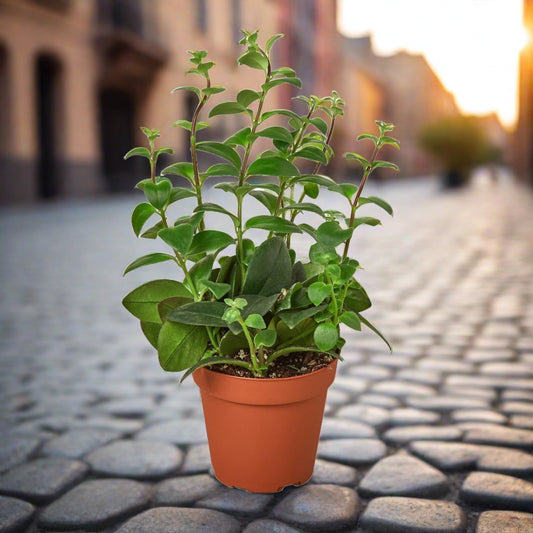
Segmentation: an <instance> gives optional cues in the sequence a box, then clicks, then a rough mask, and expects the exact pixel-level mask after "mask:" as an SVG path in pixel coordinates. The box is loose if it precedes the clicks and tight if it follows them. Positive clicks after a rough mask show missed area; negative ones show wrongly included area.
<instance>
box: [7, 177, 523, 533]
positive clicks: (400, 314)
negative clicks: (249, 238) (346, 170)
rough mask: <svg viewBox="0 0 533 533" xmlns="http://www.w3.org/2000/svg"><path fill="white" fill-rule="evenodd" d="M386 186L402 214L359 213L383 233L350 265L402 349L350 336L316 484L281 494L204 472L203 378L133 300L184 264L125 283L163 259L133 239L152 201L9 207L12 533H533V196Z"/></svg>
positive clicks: (513, 189)
mask: <svg viewBox="0 0 533 533" xmlns="http://www.w3.org/2000/svg"><path fill="white" fill-rule="evenodd" d="M210 194H211V196H212V198H211V200H210V201H214V202H216V201H217V197H216V191H215V190H212V191H211V192H210ZM369 194H370V193H369ZM372 194H376V195H379V196H382V197H383V198H385V199H386V200H387V201H389V202H390V203H391V204H392V205H393V207H394V209H395V216H394V218H392V219H391V218H389V217H388V216H387V215H385V214H383V215H382V213H383V212H380V211H374V208H372V207H370V206H365V210H366V211H365V214H370V215H376V216H379V217H380V218H381V220H382V221H383V225H382V226H379V227H376V228H370V227H368V228H360V229H358V230H357V232H356V234H355V237H354V239H353V242H352V251H353V253H352V255H353V256H354V257H355V258H356V259H358V260H359V261H360V263H361V264H362V265H363V267H364V270H362V271H360V272H359V275H358V279H359V281H360V282H361V283H362V284H363V286H364V287H365V288H366V289H367V291H368V293H369V295H370V298H371V299H372V301H373V308H372V309H371V310H370V312H369V313H368V315H367V316H368V318H369V319H370V320H371V321H372V322H374V323H375V324H376V325H377V326H378V327H379V328H380V330H381V331H383V332H384V334H385V335H386V336H387V337H388V338H389V339H390V340H391V341H392V344H393V347H394V353H393V354H392V355H391V354H389V352H388V350H387V348H386V346H385V345H384V344H383V342H382V341H381V340H380V339H379V338H377V337H375V336H374V335H373V334H372V333H371V332H370V331H368V330H366V331H363V332H362V333H356V332H353V333H351V332H348V331H347V332H346V338H347V344H346V346H345V349H344V352H343V355H344V358H345V362H344V363H340V364H339V367H338V372H337V378H336V380H335V382H334V384H333V386H332V387H331V388H330V390H329V393H328V401H327V406H326V414H325V418H324V422H323V426H322V434H321V441H320V445H319V450H318V459H317V462H316V468H315V472H314V476H313V478H312V480H311V482H310V483H308V484H307V485H305V486H303V487H299V488H287V489H285V490H284V491H283V492H281V493H278V494H273V495H270V494H250V493H246V492H242V491H239V490H235V489H229V488H227V487H224V486H222V485H221V484H219V483H218V482H217V481H216V480H215V479H214V478H213V477H212V476H211V475H210V473H209V472H210V462H209V454H208V449H207V444H206V435H205V430H204V424H203V415H202V410H201V404H200V399H199V393H198V391H197V388H196V386H195V384H194V383H193V381H192V379H188V380H186V381H185V383H184V384H183V385H181V386H179V387H178V384H177V381H178V379H177V376H176V375H175V374H167V373H165V372H163V371H162V370H161V369H160V367H159V364H158V361H157V354H155V352H154V350H153V349H152V348H151V347H150V346H149V345H148V343H147V342H146V341H145V339H144V337H143V335H142V333H141V331H140V329H139V328H138V322H137V320H135V319H134V318H133V317H132V316H131V315H129V313H128V312H127V311H125V310H124V309H123V308H122V306H121V300H122V298H123V296H124V295H125V294H127V293H128V292H129V291H130V290H131V289H132V288H133V287H135V286H137V285H138V284H139V283H141V282H143V281H147V280H149V279H155V278H156V277H157V275H156V273H159V274H160V276H161V277H169V276H174V272H173V271H172V269H171V268H170V267H169V266H168V265H167V264H162V266H161V265H155V266H153V267H147V268H144V269H139V270H137V271H134V272H132V273H131V274H128V275H127V276H126V277H124V278H123V277H122V271H123V269H124V267H125V266H126V265H127V264H128V263H129V262H130V261H131V260H133V259H134V258H136V257H138V256H139V255H141V254H143V253H147V251H156V250H160V249H161V247H158V246H157V243H155V242H152V241H150V242H148V241H141V240H137V239H136V238H135V236H134V234H133V232H132V231H131V227H130V224H129V219H130V214H131V210H132V209H133V207H134V206H135V205H136V200H137V199H138V196H136V195H135V194H132V195H131V196H127V197H112V198H108V199H103V200H99V201H84V202H81V201H80V202H73V201H69V202H64V203H56V204H54V203H50V204H44V205H40V206H28V207H19V208H8V209H4V210H0V242H1V246H2V254H1V258H0V532H2V533H13V532H21V533H36V532H46V533H50V532H58V531H68V532H71V533H74V532H81V531H84V532H96V531H103V532H105V533H112V532H113V533H114V532H117V533H298V532H301V533H307V532H325V531H333V532H339V533H340V532H347V533H348V532H349V533H355V532H358V533H363V532H367V533H371V532H375V533H381V532H383V533H385V532H387V533H389V532H391V533H392V532H400V533H437V532H438V533H446V532H449V533H526V532H529V533H531V532H532V531H533V455H532V454H531V451H532V450H533V191H531V190H527V189H523V188H521V187H519V186H517V185H514V184H513V182H512V181H511V180H510V179H509V178H508V177H506V176H503V175H502V176H501V179H500V181H499V182H498V183H492V182H489V181H488V180H487V181H484V180H479V181H476V182H475V183H474V184H472V185H471V186H470V187H469V188H467V189H466V190H464V191H453V192H447V193H444V192H442V191H440V190H439V188H438V183H437V182H436V181H434V180H433V179H428V180H419V181H416V180H409V181H405V182H399V183H393V184H383V185H379V186H376V185H374V186H373V190H372ZM328 198H329V201H330V203H331V205H328V206H325V207H327V208H330V209H331V208H334V207H338V206H335V204H334V203H333V202H334V201H336V199H337V198H338V196H335V197H333V196H331V197H328ZM257 205H258V204H257ZM254 208H256V206H254ZM266 446H267V444H266ZM265 453H268V449H266V450H265Z"/></svg>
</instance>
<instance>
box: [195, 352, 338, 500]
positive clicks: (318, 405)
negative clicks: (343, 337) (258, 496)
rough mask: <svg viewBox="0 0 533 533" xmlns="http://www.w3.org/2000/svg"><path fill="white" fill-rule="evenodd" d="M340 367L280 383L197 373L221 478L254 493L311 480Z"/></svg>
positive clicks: (217, 473)
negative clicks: (326, 409)
mask: <svg viewBox="0 0 533 533" xmlns="http://www.w3.org/2000/svg"><path fill="white" fill-rule="evenodd" d="M336 368H337V360H335V361H333V362H332V363H331V364H330V365H328V366H327V367H325V368H322V369H320V370H317V371H316V372H313V373H311V374H305V375H303V376H296V377H292V378H279V379H253V378H239V377H235V376H229V375H227V374H222V373H220V372H214V371H212V370H209V369H207V368H205V367H204V368H200V369H198V370H196V371H195V372H194V374H193V377H194V381H195V382H196V384H197V385H198V386H199V387H200V392H201V395H202V404H203V409H204V416H205V424H206V429H207V438H208V440H209V451H210V454H211V464H212V466H213V470H214V473H215V476H216V478H217V479H218V480H219V481H220V482H221V483H224V485H228V486H229V487H234V488H239V489H245V490H248V491H250V492H278V491H280V490H282V489H283V488H284V487H286V486H288V485H303V484H304V483H306V482H307V481H309V479H310V478H311V476H312V474H313V468H314V464H315V458H316V450H317V447H318V439H319V436H320V427H321V425H322V417H323V415H324V405H325V402H326V394H327V390H328V387H329V386H330V385H331V384H332V383H333V380H334V378H335V370H336Z"/></svg>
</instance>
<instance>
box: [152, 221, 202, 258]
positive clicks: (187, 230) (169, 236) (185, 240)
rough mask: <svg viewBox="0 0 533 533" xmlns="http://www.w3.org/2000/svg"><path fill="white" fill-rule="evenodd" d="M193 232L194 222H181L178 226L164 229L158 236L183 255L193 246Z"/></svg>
mask: <svg viewBox="0 0 533 533" xmlns="http://www.w3.org/2000/svg"><path fill="white" fill-rule="evenodd" d="M193 233H194V228H193V226H192V224H179V225H178V226H173V227H171V228H164V229H162V230H161V231H160V232H159V233H158V236H159V237H161V239H162V240H163V241H164V242H165V243H167V244H168V245H169V246H171V247H172V248H174V250H177V251H178V252H179V253H180V254H181V255H185V254H186V253H187V252H188V251H189V248H190V247H191V243H192V237H193Z"/></svg>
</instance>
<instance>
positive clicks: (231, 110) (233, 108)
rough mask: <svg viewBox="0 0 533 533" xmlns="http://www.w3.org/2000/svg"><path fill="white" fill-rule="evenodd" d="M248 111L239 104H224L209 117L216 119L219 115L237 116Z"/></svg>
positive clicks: (216, 108)
mask: <svg viewBox="0 0 533 533" xmlns="http://www.w3.org/2000/svg"><path fill="white" fill-rule="evenodd" d="M244 111H246V107H244V106H243V105H242V104H239V103H238V102H222V103H221V104H218V105H216V106H215V107H213V109H211V112H210V113H209V117H210V118H211V117H216V116H217V115H236V114H237V113H243V112H244Z"/></svg>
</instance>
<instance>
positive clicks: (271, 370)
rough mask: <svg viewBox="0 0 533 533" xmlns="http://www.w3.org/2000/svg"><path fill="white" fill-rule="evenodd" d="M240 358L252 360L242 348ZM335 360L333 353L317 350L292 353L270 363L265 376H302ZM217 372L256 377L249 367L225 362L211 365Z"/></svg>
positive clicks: (242, 376)
mask: <svg viewBox="0 0 533 533" xmlns="http://www.w3.org/2000/svg"><path fill="white" fill-rule="evenodd" d="M238 358H239V359H241V360H242V361H247V362H250V354H249V353H245V352H244V351H242V350H241V352H240V353H239V355H238ZM332 361H333V357H332V356H331V355H327V354H323V353H317V352H298V353H293V354H290V355H285V356H282V357H278V358H277V359H276V360H275V361H274V362H272V363H271V364H270V366H269V367H268V370H267V372H266V375H265V376H264V377H263V378H257V379H266V378H292V377H294V376H302V375H304V374H310V373H311V372H315V371H316V370H320V369H321V368H324V367H325V366H328V365H329V364H330V363H331V362H332ZM209 368H210V369H211V370H214V371H215V372H221V373H222V374H229V375H230V376H238V377H241V378H253V377H255V376H254V375H253V374H252V372H250V371H249V370H248V369H247V368H243V367H240V366H236V365H230V364H224V365H212V366H210V367H209Z"/></svg>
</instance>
